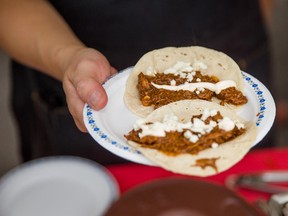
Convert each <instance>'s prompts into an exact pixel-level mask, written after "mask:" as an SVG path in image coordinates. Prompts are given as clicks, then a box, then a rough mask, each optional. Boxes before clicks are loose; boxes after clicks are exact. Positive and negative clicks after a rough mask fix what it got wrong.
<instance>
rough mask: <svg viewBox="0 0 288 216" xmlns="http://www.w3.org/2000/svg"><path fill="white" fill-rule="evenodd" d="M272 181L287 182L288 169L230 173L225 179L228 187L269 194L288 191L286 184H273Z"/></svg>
mask: <svg viewBox="0 0 288 216" xmlns="http://www.w3.org/2000/svg"><path fill="white" fill-rule="evenodd" d="M273 183H288V171H269V172H262V173H252V174H242V175H231V176H228V178H227V179H226V186H227V187H228V188H230V189H235V188H245V189H249V190H254V191H255V190H256V191H261V192H265V193H269V194H278V193H283V192H287V193H288V187H287V186H282V185H275V184H273Z"/></svg>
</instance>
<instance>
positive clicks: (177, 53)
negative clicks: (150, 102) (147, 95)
mask: <svg viewBox="0 0 288 216" xmlns="http://www.w3.org/2000/svg"><path fill="white" fill-rule="evenodd" d="M178 61H182V62H190V63H192V64H193V63H194V62H195V61H201V62H203V63H204V64H206V65H207V66H208V69H206V70H203V71H201V73H202V74H203V75H209V76H212V75H214V76H216V77H217V78H218V79H219V80H220V81H221V80H233V81H235V82H236V84H237V89H238V90H240V91H242V93H243V94H244V81H243V78H242V75H241V70H240V68H239V66H238V65H237V64H236V62H235V61H234V60H233V59H232V58H230V57H229V56H228V55H226V54H224V53H222V52H219V51H216V50H212V49H208V48H204V47H199V46H191V47H179V48H176V47H166V48H162V49H158V50H153V51H150V52H148V53H147V54H145V55H144V56H143V57H141V58H140V60H139V61H138V62H137V64H136V65H135V67H134V68H133V71H132V73H131V74H130V76H129V77H128V80H127V83H126V88H125V93H124V102H125V104H126V106H127V107H128V109H129V110H131V111H132V112H133V113H134V114H136V115H137V116H140V117H145V116H147V115H148V114H149V113H151V112H152V111H153V110H154V108H153V107H152V106H143V105H142V104H141V101H140V98H139V94H138V90H137V87H136V85H137V83H138V74H139V73H141V72H144V73H145V72H146V71H147V68H148V67H152V68H154V69H155V70H156V71H157V72H163V71H164V70H166V69H168V68H170V67H172V66H173V65H175V64H176V63H177V62H178ZM216 102H217V101H216ZM230 106H231V105H230ZM232 107H233V108H235V106H232Z"/></svg>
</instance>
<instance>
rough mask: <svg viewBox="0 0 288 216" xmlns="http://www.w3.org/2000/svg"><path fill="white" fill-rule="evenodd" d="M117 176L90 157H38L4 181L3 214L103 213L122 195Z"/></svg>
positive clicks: (0, 206) (0, 208)
mask: <svg viewBox="0 0 288 216" xmlns="http://www.w3.org/2000/svg"><path fill="white" fill-rule="evenodd" d="M118 195H119V189H118V185H117V183H116V181H115V180H114V177H113V176H112V175H111V174H110V173H109V172H107V170H106V169H105V168H103V167H102V166H100V165H98V164H97V163H95V162H92V161H90V160H87V159H82V158H78V157H74V156H55V157H47V158H42V159H36V160H33V161H31V162H28V163H24V164H23V165H20V166H19V167H17V168H16V169H14V170H11V171H10V172H8V173H7V174H6V175H5V176H3V177H2V178H1V180H0V215H5V216H40V215H41V216H52V215H53V216H65V215H69V216H79V215H83V216H84V215H85V216H101V215H103V213H104V212H105V211H106V210H107V209H108V207H109V206H110V205H111V204H112V202H113V201H115V200H116V199H117V198H118Z"/></svg>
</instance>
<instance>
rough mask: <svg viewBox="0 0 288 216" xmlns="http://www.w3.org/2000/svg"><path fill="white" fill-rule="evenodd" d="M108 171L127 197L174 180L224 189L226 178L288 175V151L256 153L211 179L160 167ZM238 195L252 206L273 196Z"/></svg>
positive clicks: (115, 167) (137, 166)
mask: <svg viewBox="0 0 288 216" xmlns="http://www.w3.org/2000/svg"><path fill="white" fill-rule="evenodd" d="M107 168H108V170H109V171H110V172H111V173H112V175H114V177H115V178H116V180H117V181H118V184H119V188H120V192H121V193H124V192H125V191H127V190H128V189H130V188H133V187H134V186H137V185H139V184H141V183H145V182H148V181H151V180H155V179H160V178H167V177H172V176H178V177H185V178H194V179H195V178H196V179H199V180H204V181H212V182H215V183H218V184H222V185H224V184H225V180H226V178H227V177H228V176H230V175H233V174H242V173H245V174H246V173H254V172H262V171H272V170H287V171H288V148H273V149H261V150H252V151H250V152H249V153H248V154H247V155H246V156H245V157H244V159H243V160H241V161H240V162H239V163H238V164H236V165H235V166H233V167H232V168H231V169H229V170H227V171H225V172H222V173H220V174H218V175H214V176H211V177H207V178H199V177H190V176H184V175H179V174H174V173H172V172H169V171H166V170H164V169H162V168H159V167H153V166H146V165H141V164H135V163H128V164H121V165H112V166H108V167H107ZM236 192H237V193H238V194H239V195H240V196H242V197H244V198H245V199H246V200H247V201H249V202H253V201H255V200H256V199H261V198H262V199H268V198H269V196H270V195H269V194H265V193H261V192H256V191H251V190H244V189H241V190H237V191H236Z"/></svg>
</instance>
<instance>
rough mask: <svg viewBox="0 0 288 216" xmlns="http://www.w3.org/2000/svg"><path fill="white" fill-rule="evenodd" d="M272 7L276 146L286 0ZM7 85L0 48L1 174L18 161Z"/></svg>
mask: <svg viewBox="0 0 288 216" xmlns="http://www.w3.org/2000/svg"><path fill="white" fill-rule="evenodd" d="M273 11H274V12H273V15H272V17H271V22H270V24H269V26H268V31H269V35H270V40H271V51H272V61H273V76H274V82H275V83H274V85H275V95H273V96H275V100H276V103H277V120H276V122H275V124H276V142H275V146H279V147H283V146H287V147H288V121H287V113H288V108H287V107H288V105H287V101H288V90H287V88H288V87H287V84H288V82H287V81H288V78H287V77H288V75H287V74H288V37H287V35H288V0H275V5H274V9H273ZM286 73H287V74H286ZM10 88H11V85H10V76H9V59H8V57H7V55H6V54H4V53H3V52H2V51H1V50H0V176H1V175H3V174H4V173H6V172H7V171H8V170H10V169H11V168H13V167H15V166H16V165H18V164H19V163H21V159H20V157H19V148H18V141H19V138H18V132H17V128H16V126H15V123H14V119H13V116H12V112H11V108H10V104H9V103H10V94H11V89H10ZM23 115H25V112H23Z"/></svg>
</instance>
